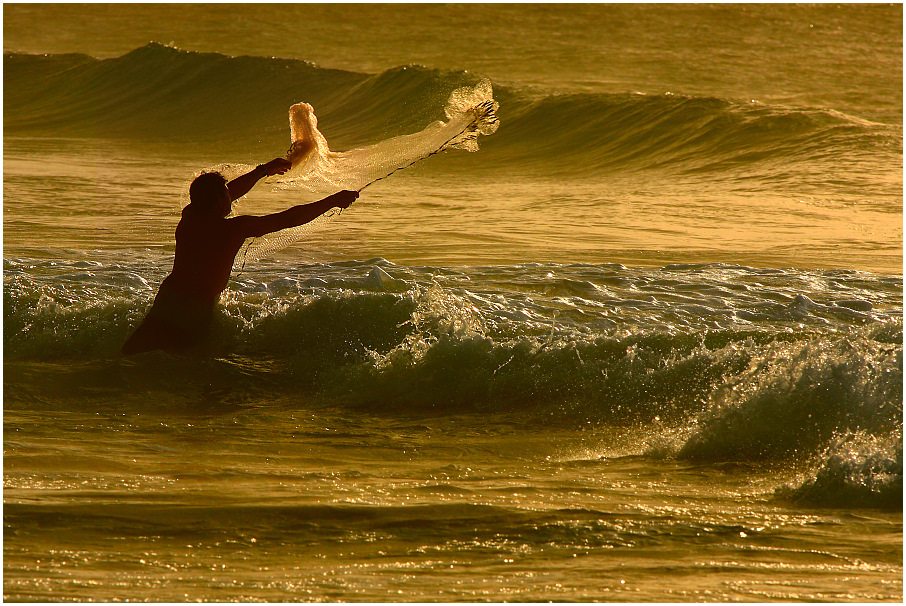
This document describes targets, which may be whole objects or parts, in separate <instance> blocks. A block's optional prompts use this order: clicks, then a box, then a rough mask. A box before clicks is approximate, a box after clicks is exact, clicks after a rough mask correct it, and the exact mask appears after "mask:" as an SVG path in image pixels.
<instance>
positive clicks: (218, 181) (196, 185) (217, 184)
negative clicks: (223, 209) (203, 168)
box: [189, 171, 227, 210]
mask: <svg viewBox="0 0 906 606" xmlns="http://www.w3.org/2000/svg"><path fill="white" fill-rule="evenodd" d="M226 182H227V180H226V177H224V176H223V175H221V174H220V173H218V172H216V171H212V172H205V173H201V174H200V175H198V176H197V177H195V180H194V181H192V185H190V186H189V200H190V201H191V202H192V204H195V205H196V206H198V207H204V208H205V210H207V209H209V208H210V207H211V206H212V205H213V203H214V202H215V201H216V200H217V198H218V196H219V195H220V194H221V192H223V187H224V185H226Z"/></svg>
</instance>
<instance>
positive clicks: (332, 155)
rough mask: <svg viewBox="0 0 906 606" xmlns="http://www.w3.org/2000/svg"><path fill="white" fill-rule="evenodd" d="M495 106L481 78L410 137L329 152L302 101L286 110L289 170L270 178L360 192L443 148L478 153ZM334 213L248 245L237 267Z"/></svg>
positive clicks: (319, 193)
mask: <svg viewBox="0 0 906 606" xmlns="http://www.w3.org/2000/svg"><path fill="white" fill-rule="evenodd" d="M497 109H498V104H497V102H496V101H494V98H493V91H492V89H491V82H490V81H489V80H487V79H485V80H482V81H481V82H479V83H478V84H476V85H475V86H474V87H472V86H467V87H463V88H459V89H456V90H454V91H453V93H452V94H451V95H450V98H449V99H448V100H447V103H446V105H445V107H444V113H445V115H446V121H443V120H438V121H436V122H433V123H432V124H429V125H428V126H426V127H425V128H424V129H423V130H421V131H419V132H417V133H413V134H410V135H403V136H400V137H393V138H391V139H386V140H384V141H381V142H379V143H375V144H373V145H368V146H365V147H359V148H355V149H350V150H348V151H344V152H335V151H331V150H330V147H329V146H328V144H327V139H325V138H324V135H322V134H321V132H320V131H319V130H318V118H317V116H315V113H314V109H313V108H312V106H311V105H309V104H307V103H297V104H295V105H293V106H292V107H290V108H289V123H290V135H291V138H292V145H291V147H290V150H289V153H288V154H287V159H289V160H290V161H291V162H292V165H293V167H292V169H290V170H289V171H288V172H287V173H286V174H285V175H282V176H280V177H275V178H271V179H270V181H271V182H273V183H275V184H276V185H277V187H280V188H284V189H296V190H304V191H306V192H307V193H309V194H314V196H312V197H313V198H320V197H325V196H328V195H330V194H332V193H334V192H337V191H340V190H344V189H346V190H354V191H361V190H362V189H364V188H366V187H368V186H369V185H371V184H372V183H374V182H376V181H380V180H381V179H384V178H386V177H388V176H390V175H392V174H393V173H395V172H397V171H400V170H403V169H405V168H408V167H409V166H412V165H413V164H415V163H416V162H419V161H420V160H423V159H425V158H428V157H429V156H433V155H435V154H437V153H439V152H442V151H444V150H447V149H464V150H467V151H477V150H478V137H479V136H480V135H490V134H492V133H494V132H495V131H496V130H497V127H498V125H499V120H498V119H497V115H496V112H497ZM337 212H339V211H338V209H333V210H332V211H331V212H328V213H326V214H325V215H322V219H321V220H320V221H316V222H312V223H308V224H306V225H301V226H299V227H292V228H289V229H284V230H282V231H279V232H276V233H273V234H268V235H266V236H263V237H261V238H255V239H253V240H251V241H250V243H249V244H248V245H247V246H246V249H245V251H244V253H243V254H242V255H240V257H239V258H238V259H237V266H239V265H240V264H242V265H244V264H245V262H246V260H253V259H258V258H261V257H262V256H264V255H266V254H267V253H269V252H273V251H275V250H279V249H281V248H283V247H285V246H287V245H289V244H291V243H292V242H294V241H296V240H299V239H300V238H301V237H302V236H303V234H304V233H305V231H307V230H308V229H310V228H311V226H312V225H313V224H316V223H319V222H323V221H325V220H329V219H330V217H332V216H333V215H335V214H336V213H337Z"/></svg>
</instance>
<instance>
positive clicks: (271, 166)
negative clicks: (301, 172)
mask: <svg viewBox="0 0 906 606" xmlns="http://www.w3.org/2000/svg"><path fill="white" fill-rule="evenodd" d="M291 166H292V164H290V162H289V160H287V159H286V158H274V159H273V160H271V161H270V162H268V163H267V164H259V165H258V166H256V167H255V168H253V169H252V170H250V171H249V172H247V173H245V174H244V175H242V176H241V177H236V178H235V179H233V180H232V181H230V182H229V183H227V189H228V190H229V192H230V202H232V201H234V200H238V199H239V198H241V197H242V196H244V195H245V194H247V193H249V190H251V189H252V188H253V187H254V186H255V183H257V182H258V181H260V180H261V179H263V178H264V177H270V176H271V175H282V174H283V173H285V172H286V171H288V170H289V169H290V167H291Z"/></svg>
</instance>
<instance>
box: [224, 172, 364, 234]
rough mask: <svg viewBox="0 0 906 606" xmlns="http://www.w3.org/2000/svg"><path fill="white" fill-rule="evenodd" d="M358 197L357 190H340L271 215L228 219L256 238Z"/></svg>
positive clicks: (291, 225)
mask: <svg viewBox="0 0 906 606" xmlns="http://www.w3.org/2000/svg"><path fill="white" fill-rule="evenodd" d="M240 178H241V177H240ZM358 197H359V192H355V191H340V192H337V193H335V194H333V195H331V196H327V197H326V198H324V199H323V200H319V201H317V202H312V203H311V204H300V205H299V206H293V207H292V208H290V209H287V210H284V211H282V212H279V213H274V214H272V215H264V216H263V217H254V216H250V215H243V216H241V217H236V218H234V219H229V221H231V222H234V224H235V225H236V226H237V227H238V228H239V229H240V230H241V232H242V234H243V236H244V237H246V238H257V237H259V236H263V235H264V234H269V233H271V232H275V231H280V230H281V229H287V228H289V227H296V226H298V225H305V224H306V223H308V222H310V221H313V220H314V219H317V218H318V217H320V216H321V215H323V214H324V213H326V212H327V211H328V210H330V209H331V208H334V207H337V208H348V207H349V205H350V204H352V202H353V201H354V200H355V199H356V198H358Z"/></svg>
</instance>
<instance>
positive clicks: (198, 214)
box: [122, 158, 359, 355]
mask: <svg viewBox="0 0 906 606" xmlns="http://www.w3.org/2000/svg"><path fill="white" fill-rule="evenodd" d="M290 167H291V164H290V162H289V160H286V159H284V158H275V159H274V160H271V161H270V162H268V163H267V164H261V165H259V166H258V167H257V168H255V169H254V170H252V171H250V172H248V173H246V174H244V175H242V176H241V177H237V178H236V179H234V180H232V181H230V182H229V183H227V180H226V179H225V178H224V177H223V175H221V174H220V173H217V172H209V173H202V174H201V175H199V176H198V177H197V178H196V179H195V180H194V181H193V182H192V185H191V186H190V187H189V198H190V203H189V204H188V206H186V207H185V208H184V209H183V211H182V218H181V219H180V221H179V225H177V226H176V258H175V259H174V261H173V271H171V272H170V275H169V276H167V278H166V279H165V280H164V281H163V283H161V285H160V289H159V290H158V291H157V296H156V297H155V298H154V304H153V305H152V306H151V311H149V312H148V315H147V316H146V317H145V319H144V321H143V322H142V323H141V325H140V326H139V327H138V328H137V329H136V331H135V332H134V333H132V336H131V337H129V339H128V340H127V341H126V343H125V345H123V349H122V353H124V354H127V355H128V354H134V353H140V352H143V351H150V350H153V349H168V350H184V349H187V348H190V347H193V346H196V345H200V344H201V343H203V342H204V341H205V339H206V337H207V334H208V330H209V328H210V324H211V319H212V317H213V312H214V307H215V306H216V305H217V302H218V301H219V300H220V293H222V292H223V290H224V289H225V288H226V286H227V283H228V282H229V280H230V271H231V269H232V267H233V261H234V260H235V259H236V254H237V253H238V252H239V249H240V248H242V243H243V242H244V241H245V239H246V238H251V237H256V236H263V235H264V234H268V233H271V232H274V231H279V230H281V229H286V228H288V227H295V226H297V225H304V224H305V223H308V222H309V221H312V220H313V219H316V218H317V217H319V216H321V215H322V214H324V213H325V212H327V211H328V210H330V209H331V208H333V207H338V208H347V207H348V206H349V205H350V204H352V202H353V200H355V199H356V198H358V196H359V194H358V192H354V191H341V192H338V193H336V194H333V195H332V196H328V197H327V198H324V199H323V200H321V201H319V202H314V203H312V204H302V205H299V206H294V207H292V208H290V209H288V210H285V211H283V212H279V213H274V214H272V215H265V216H263V217H255V216H248V215H243V216H239V217H233V218H230V219H227V215H229V214H230V211H231V209H232V203H233V200H236V199H238V198H241V197H242V196H244V195H245V194H247V193H248V192H249V190H250V189H252V187H253V186H254V185H255V183H257V182H258V181H259V180H260V179H262V178H264V177H266V176H270V175H277V174H281V175H282V174H283V173H285V172H286V171H287V170H289V168H290Z"/></svg>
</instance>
